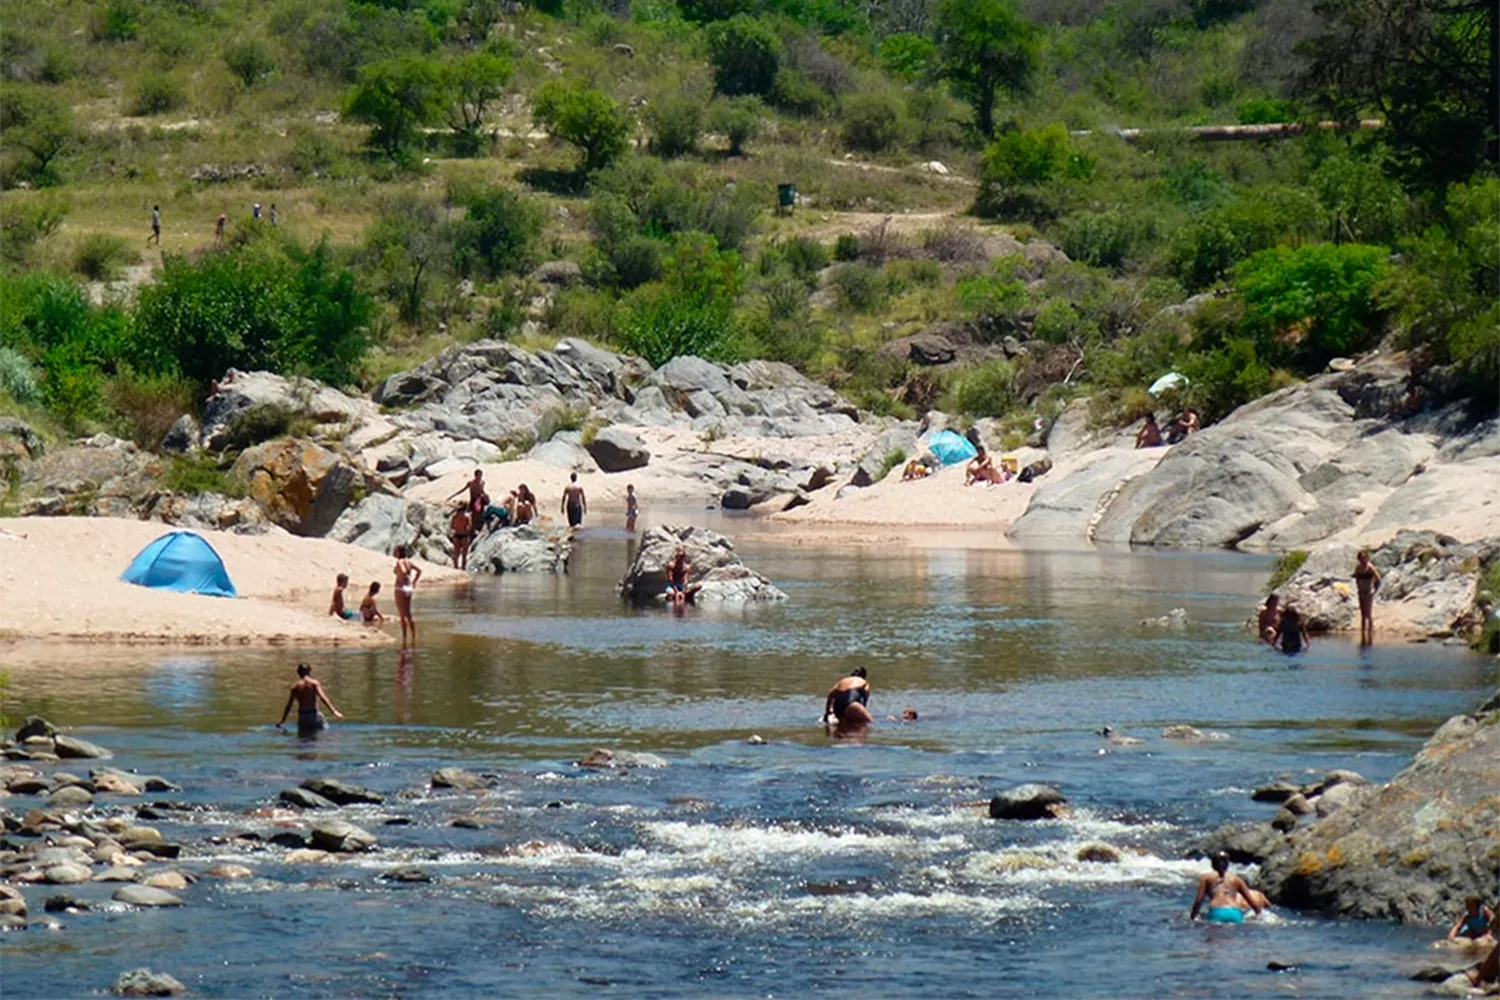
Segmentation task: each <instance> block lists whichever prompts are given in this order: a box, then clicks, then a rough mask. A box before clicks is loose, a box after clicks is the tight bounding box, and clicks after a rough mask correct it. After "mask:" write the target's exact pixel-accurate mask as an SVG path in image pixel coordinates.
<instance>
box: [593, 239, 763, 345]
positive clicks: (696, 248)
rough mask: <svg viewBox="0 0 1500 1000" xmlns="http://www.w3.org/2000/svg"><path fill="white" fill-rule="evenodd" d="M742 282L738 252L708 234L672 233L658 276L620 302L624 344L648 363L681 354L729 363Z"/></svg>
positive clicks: (620, 323) (620, 324)
mask: <svg viewBox="0 0 1500 1000" xmlns="http://www.w3.org/2000/svg"><path fill="white" fill-rule="evenodd" d="M741 284H742V275H741V271H740V258H739V254H737V253H734V252H733V251H728V250H720V249H719V248H718V245H717V244H716V243H715V242H714V239H713V237H711V236H706V235H703V234H701V233H685V234H681V235H679V236H677V237H675V238H674V239H673V241H672V247H671V250H670V251H669V252H668V253H667V255H666V257H665V259H664V260H663V261H662V279H661V280H660V281H654V282H652V283H650V284H648V285H642V286H641V287H640V288H638V289H636V290H635V291H634V292H632V293H631V295H630V296H629V297H628V298H627V299H626V300H625V301H624V304H623V307H622V309H621V312H620V320H619V327H620V330H621V333H622V334H623V340H624V347H625V349H626V350H627V351H630V352H631V353H633V354H639V355H640V356H641V357H643V358H645V359H646V360H647V361H649V362H651V364H653V365H663V364H665V363H666V362H668V361H670V360H671V359H673V358H675V357H678V356H679V355H683V354H691V355H694V356H695V357H700V358H708V359H710V360H715V361H732V360H734V359H735V355H736V351H735V344H734V301H735V296H737V295H738V294H739V291H740V288H741Z"/></svg>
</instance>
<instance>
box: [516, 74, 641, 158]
mask: <svg viewBox="0 0 1500 1000" xmlns="http://www.w3.org/2000/svg"><path fill="white" fill-rule="evenodd" d="M531 115H532V118H533V119H534V120H535V121H536V123H537V124H538V125H540V126H541V127H543V128H545V129H546V130H547V131H548V132H549V133H550V134H551V135H553V136H555V137H556V138H558V139H561V140H563V141H564V142H566V143H569V144H571V145H573V146H577V147H578V149H579V151H580V152H581V153H582V154H583V159H582V161H581V162H580V163H579V165H578V168H579V170H580V171H582V172H583V173H586V174H591V173H593V172H594V171H596V170H600V169H602V168H604V167H606V166H608V165H609V164H610V163H611V162H613V161H614V160H615V158H616V157H618V156H619V155H620V154H621V153H623V152H625V150H626V149H627V148H628V147H629V145H630V135H631V132H633V131H634V129H635V121H634V119H633V118H632V117H631V115H630V112H629V111H628V110H626V109H625V108H624V107H623V106H622V105H621V104H620V102H619V101H616V100H615V99H614V98H613V97H610V96H609V95H608V94H606V93H604V92H603V91H602V90H595V89H594V88H593V87H590V86H589V85H588V84H586V83H584V82H583V81H581V80H562V79H556V80H549V81H548V82H546V83H544V84H542V86H541V87H539V88H537V91H536V93H535V94H533V95H532V99H531Z"/></svg>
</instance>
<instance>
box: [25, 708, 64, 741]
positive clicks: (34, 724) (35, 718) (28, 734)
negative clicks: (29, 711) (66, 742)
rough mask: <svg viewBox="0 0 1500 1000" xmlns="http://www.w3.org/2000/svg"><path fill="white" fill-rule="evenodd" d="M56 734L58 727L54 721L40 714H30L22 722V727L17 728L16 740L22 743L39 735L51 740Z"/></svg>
mask: <svg viewBox="0 0 1500 1000" xmlns="http://www.w3.org/2000/svg"><path fill="white" fill-rule="evenodd" d="M56 735H57V727H56V726H54V725H53V724H52V723H50V722H48V721H47V720H46V719H44V718H42V717H41V716H40V715H28V716H26V721H24V722H22V723H21V728H19V729H17V730H16V734H15V741H16V742H17V743H22V742H24V741H26V740H29V739H32V738H33V737H37V736H40V737H43V738H45V739H49V740H50V739H52V738H53V737H54V736H56Z"/></svg>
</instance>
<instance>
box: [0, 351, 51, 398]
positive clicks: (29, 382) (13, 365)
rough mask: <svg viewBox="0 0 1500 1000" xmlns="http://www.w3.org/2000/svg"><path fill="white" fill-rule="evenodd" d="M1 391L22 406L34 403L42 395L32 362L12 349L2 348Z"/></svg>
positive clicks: (0, 363) (0, 358) (0, 354)
mask: <svg viewBox="0 0 1500 1000" xmlns="http://www.w3.org/2000/svg"><path fill="white" fill-rule="evenodd" d="M0 391H3V392H4V393H5V394H6V395H7V396H9V397H10V398H11V399H12V400H14V401H15V402H17V403H21V404H26V403H34V402H36V400H37V399H38V398H39V397H40V396H41V394H42V390H41V386H40V384H39V383H38V382H37V378H36V371H35V370H34V369H33V368H32V367H31V362H30V361H27V360H26V355H24V354H22V353H21V352H20V351H18V350H15V349H14V348H11V347H0Z"/></svg>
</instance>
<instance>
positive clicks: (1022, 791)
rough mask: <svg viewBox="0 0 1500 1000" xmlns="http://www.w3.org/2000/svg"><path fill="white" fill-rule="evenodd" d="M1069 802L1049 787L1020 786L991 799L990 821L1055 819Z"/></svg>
mask: <svg viewBox="0 0 1500 1000" xmlns="http://www.w3.org/2000/svg"><path fill="white" fill-rule="evenodd" d="M1067 802H1068V800H1067V799H1065V798H1064V797H1063V794H1062V793H1061V792H1059V791H1058V790H1057V789H1055V788H1052V787H1050V786H1048V785H1035V784H1027V785H1018V786H1016V787H1015V788H1011V789H1008V790H1006V791H1003V792H1000V793H999V794H997V795H996V796H995V797H994V798H992V799H990V819H1026V820H1030V819H1053V818H1054V817H1056V816H1058V815H1060V814H1061V812H1062V807H1063V806H1065V805H1066V804H1067Z"/></svg>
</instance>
